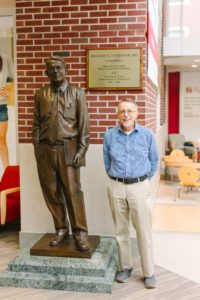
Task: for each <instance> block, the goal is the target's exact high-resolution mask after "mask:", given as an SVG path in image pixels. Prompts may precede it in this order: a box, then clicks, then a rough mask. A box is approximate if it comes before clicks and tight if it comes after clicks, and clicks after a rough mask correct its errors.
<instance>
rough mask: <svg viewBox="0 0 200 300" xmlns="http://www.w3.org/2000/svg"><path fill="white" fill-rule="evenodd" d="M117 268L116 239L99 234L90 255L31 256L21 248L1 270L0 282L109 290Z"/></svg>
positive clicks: (4, 283)
mask: <svg viewBox="0 0 200 300" xmlns="http://www.w3.org/2000/svg"><path fill="white" fill-rule="evenodd" d="M116 270H117V244H116V240H115V238H110V237H101V239H100V243H99V245H98V247H97V248H96V251H95V252H94V254H93V256H92V258H91V259H85V258H71V257H69V258H66V257H48V256H33V255H30V248H28V249H24V250H23V251H21V252H20V253H19V255H18V256H16V257H15V259H14V260H13V261H12V262H11V263H10V264H9V265H8V268H7V271H5V272H4V273H0V286H7V287H24V288H38V289H50V290H67V291H82V292H93V293H96V292H100V293H111V292H112V287H113V282H114V280H115V274H116Z"/></svg>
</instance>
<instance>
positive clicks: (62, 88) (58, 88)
mask: <svg viewBox="0 0 200 300" xmlns="http://www.w3.org/2000/svg"><path fill="white" fill-rule="evenodd" d="M67 86H68V82H67V80H65V81H64V82H63V84H62V85H61V86H59V87H56V86H55V85H53V84H52V85H51V87H52V89H53V91H54V92H57V91H58V90H61V91H62V92H63V93H64V92H65V91H66V89H67Z"/></svg>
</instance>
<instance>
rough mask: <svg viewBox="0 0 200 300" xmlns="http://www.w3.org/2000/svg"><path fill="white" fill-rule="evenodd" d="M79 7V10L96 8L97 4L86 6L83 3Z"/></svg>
mask: <svg viewBox="0 0 200 300" xmlns="http://www.w3.org/2000/svg"><path fill="white" fill-rule="evenodd" d="M80 9H81V11H85V10H87V11H90V10H98V6H96V5H87V6H86V5H83V6H81V7H80Z"/></svg>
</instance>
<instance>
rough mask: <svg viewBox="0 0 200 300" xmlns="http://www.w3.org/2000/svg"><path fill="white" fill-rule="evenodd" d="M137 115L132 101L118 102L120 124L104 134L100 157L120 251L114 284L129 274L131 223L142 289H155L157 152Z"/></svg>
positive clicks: (123, 279) (149, 133)
mask: <svg viewBox="0 0 200 300" xmlns="http://www.w3.org/2000/svg"><path fill="white" fill-rule="evenodd" d="M137 116H138V107H137V105H136V103H134V102H133V101H132V100H131V99H129V98H127V99H124V100H123V101H122V102H120V103H119V105H118V112H117V117H118V120H119V125H118V126H116V127H114V128H112V129H109V130H108V131H107V132H106V133H105V137H104V145H103V154H104V164H105V169H106V172H107V174H108V176H109V183H108V197H109V202H110V207H111V211H112V216H113V220H114V223H115V229H116V239H117V242H118V250H119V271H118V273H117V276H116V281H118V282H121V283H124V282H126V281H127V280H128V279H129V277H130V275H131V272H132V259H131V237H130V222H131V223H132V225H133V227H134V228H135V230H136V235H137V242H138V248H139V254H140V259H141V266H142V271H143V275H144V284H145V287H146V288H154V287H156V279H155V275H154V260H153V249H152V248H153V247H152V207H153V201H152V199H151V194H150V179H151V177H152V176H153V175H154V173H155V172H156V170H157V166H158V150H157V146H156V143H155V139H154V135H153V133H152V132H151V131H150V130H149V129H147V128H145V127H143V126H140V125H139V124H137V123H136V119H137Z"/></svg>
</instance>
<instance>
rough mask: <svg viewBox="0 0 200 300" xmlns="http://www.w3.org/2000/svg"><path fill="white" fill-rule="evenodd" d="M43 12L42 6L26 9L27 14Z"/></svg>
mask: <svg viewBox="0 0 200 300" xmlns="http://www.w3.org/2000/svg"><path fill="white" fill-rule="evenodd" d="M41 12H42V10H41V8H32V7H31V8H26V9H25V14H30V13H31V14H35V13H38V14H39V13H41Z"/></svg>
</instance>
